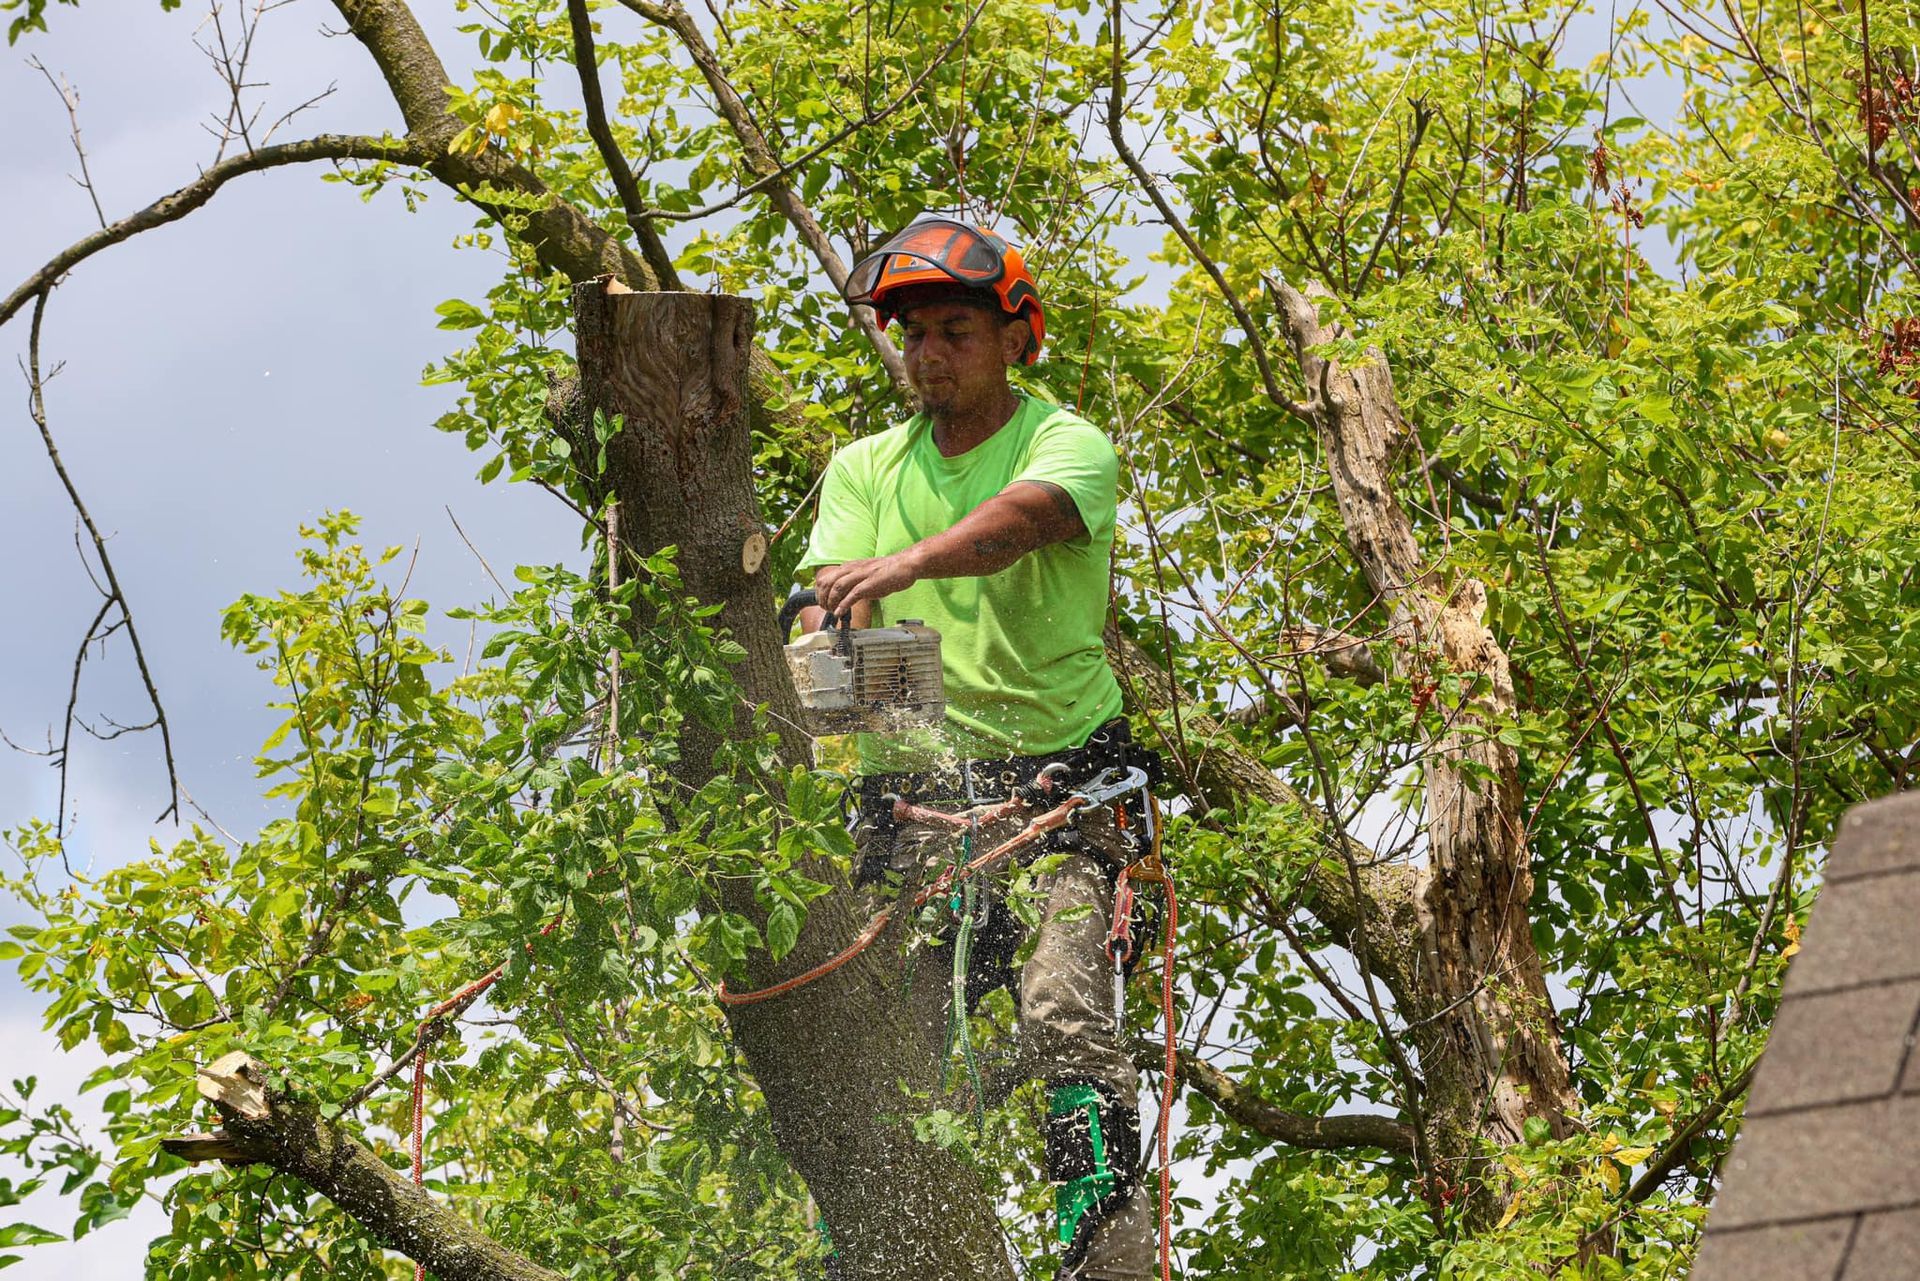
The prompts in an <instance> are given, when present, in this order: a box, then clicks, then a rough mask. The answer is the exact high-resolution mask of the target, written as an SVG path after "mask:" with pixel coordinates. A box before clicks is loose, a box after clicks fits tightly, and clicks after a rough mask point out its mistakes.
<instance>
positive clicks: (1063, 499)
mask: <svg viewBox="0 0 1920 1281" xmlns="http://www.w3.org/2000/svg"><path fill="white" fill-rule="evenodd" d="M1027 483H1028V484H1029V485H1038V486H1039V487H1040V488H1042V489H1044V490H1046V491H1047V497H1049V498H1051V499H1053V509H1054V510H1055V511H1057V512H1059V513H1060V519H1061V520H1064V521H1066V522H1067V523H1068V524H1069V525H1078V524H1079V523H1080V508H1079V507H1078V506H1077V505H1076V504H1075V503H1074V501H1073V496H1072V495H1070V494H1068V493H1067V491H1066V490H1064V489H1062V488H1060V486H1058V485H1056V484H1054V483H1053V482H1052V481H1050V480H1030V481H1028V482H1027Z"/></svg>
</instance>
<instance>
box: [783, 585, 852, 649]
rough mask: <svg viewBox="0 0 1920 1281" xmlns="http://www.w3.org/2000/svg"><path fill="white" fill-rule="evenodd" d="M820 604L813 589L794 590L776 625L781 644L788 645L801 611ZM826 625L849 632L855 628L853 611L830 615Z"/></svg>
mask: <svg viewBox="0 0 1920 1281" xmlns="http://www.w3.org/2000/svg"><path fill="white" fill-rule="evenodd" d="M819 603H820V593H819V592H816V591H815V590H813V588H811V587H796V588H794V589H793V595H791V596H789V597H787V603H786V604H784V605H782V606H781V607H780V617H779V618H778V620H776V623H775V625H776V626H777V627H778V628H779V629H780V643H781V644H782V645H784V644H786V643H787V638H788V637H789V636H791V635H792V634H793V624H794V622H795V620H797V619H798V618H799V617H800V611H801V610H803V609H806V608H807V607H808V606H810V605H818V604H819ZM824 625H825V626H826V627H838V628H839V629H840V630H841V631H843V632H844V631H847V630H849V629H850V628H852V626H853V611H852V610H850V609H849V610H848V611H847V612H846V613H844V614H828V615H827V617H826V620H825V624H824Z"/></svg>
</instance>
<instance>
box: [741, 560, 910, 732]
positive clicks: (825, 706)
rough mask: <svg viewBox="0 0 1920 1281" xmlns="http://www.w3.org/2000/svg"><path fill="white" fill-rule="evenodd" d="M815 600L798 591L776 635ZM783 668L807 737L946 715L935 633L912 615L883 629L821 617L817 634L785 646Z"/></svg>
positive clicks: (903, 726)
mask: <svg viewBox="0 0 1920 1281" xmlns="http://www.w3.org/2000/svg"><path fill="white" fill-rule="evenodd" d="M817 604H819V597H818V596H817V595H816V594H815V593H814V592H813V591H812V590H811V589H807V588H803V589H801V590H798V591H796V592H794V594H793V595H792V596H790V597H788V598H787V603H786V604H785V605H783V606H781V609H780V620H779V627H780V635H781V636H782V637H785V636H786V635H787V634H788V632H789V631H790V630H791V629H792V627H793V623H794V619H795V618H796V617H798V615H799V613H800V611H801V610H802V609H804V608H806V607H807V606H809V605H817ZM786 656H787V670H788V671H789V672H791V673H792V675H793V688H794V691H795V692H796V693H797V694H799V696H800V708H801V711H802V712H803V713H804V714H805V728H806V730H807V732H808V733H809V734H812V735H814V736H815V737H819V736H820V735H823V734H893V733H899V732H900V731H902V730H907V729H913V728H916V727H919V726H933V725H939V724H940V723H941V722H942V721H943V720H944V719H945V718H946V711H947V695H946V685H945V682H944V681H943V680H942V678H941V674H940V633H939V632H937V631H935V630H934V629H933V628H931V627H928V626H927V625H926V624H925V623H924V622H922V621H921V620H920V619H917V618H903V619H901V620H900V621H899V622H898V623H896V624H893V625H891V626H888V627H860V628H856V627H854V625H853V614H852V611H851V610H849V611H848V612H846V613H844V614H840V615H834V614H829V615H827V618H826V621H825V623H824V624H823V625H822V626H821V628H820V630H819V631H817V632H808V633H807V634H806V635H804V636H802V637H801V638H800V639H799V640H797V641H794V642H793V643H792V644H790V645H788V646H787V647H786Z"/></svg>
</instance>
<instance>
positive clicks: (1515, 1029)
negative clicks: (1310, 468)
mask: <svg viewBox="0 0 1920 1281" xmlns="http://www.w3.org/2000/svg"><path fill="white" fill-rule="evenodd" d="M1276 292H1277V293H1278V294H1279V296H1280V300H1281V305H1282V307H1283V309H1284V311H1285V320H1286V325H1287V336H1288V340H1289V342H1290V344H1291V345H1292V348H1293V352H1294V356H1295V358H1296V359H1297V360H1298V361H1299V364H1300V371H1301V373H1302V375H1303V376H1304V377H1305V380H1306V385H1307V390H1308V394H1309V396H1310V401H1309V404H1310V405H1311V408H1312V414H1313V419H1314V423H1315V425H1316V427H1317V429H1318V431H1319V435H1320V440H1321V445H1322V447H1323V448H1324V450H1325V451H1326V456H1327V470H1328V473H1329V475H1330V477H1331V479H1332V481H1333V492H1334V498H1335V501H1336V503H1337V504H1338V506H1339V510H1340V517H1341V520H1342V522H1343V523H1344V525H1345V530H1346V538H1347V545H1348V547H1349V548H1351V550H1352V552H1353V555H1354V558H1355V560H1357V561H1358V562H1359V564H1360V567H1361V569H1362V571H1363V572H1364V573H1365V574H1366V577H1367V582H1368V584H1369V585H1370V586H1371V587H1372V589H1373V591H1374V592H1375V593H1376V594H1377V595H1378V596H1379V598H1380V599H1381V600H1382V601H1383V602H1385V603H1386V605H1387V606H1388V608H1389V609H1390V610H1391V611H1392V623H1393V627H1394V631H1395V633H1396V635H1398V636H1400V637H1402V638H1404V640H1405V641H1406V643H1405V644H1400V645H1396V646H1395V653H1394V670H1395V675H1396V676H1398V677H1400V678H1401V679H1402V680H1405V681H1406V682H1408V687H1409V691H1410V697H1413V698H1415V699H1416V700H1418V701H1420V702H1424V701H1425V700H1426V698H1428V697H1431V696H1433V690H1434V686H1435V683H1436V682H1438V681H1439V680H1440V679H1441V678H1442V677H1443V676H1444V675H1446V674H1448V673H1451V674H1452V675H1454V676H1458V677H1459V678H1460V680H1461V685H1462V688H1463V689H1464V690H1466V691H1467V697H1466V700H1465V703H1464V705H1463V706H1459V707H1451V706H1442V707H1438V709H1437V713H1436V712H1430V713H1429V714H1428V715H1427V716H1426V717H1425V718H1423V721H1422V724H1423V727H1425V729H1426V731H1427V732H1428V734H1429V736H1430V740H1431V741H1430V744H1429V746H1430V747H1431V749H1432V751H1431V754H1430V756H1429V759H1428V764H1427V766H1426V793H1427V838H1428V862H1427V867H1426V868H1425V869H1424V875H1423V876H1422V879H1421V882H1420V884H1419V887H1418V890H1417V893H1416V895H1415V900H1416V904H1417V907H1418V909H1419V913H1420V935H1421V942H1422V952H1423V957H1422V961H1423V963H1422V965H1421V967H1420V971H1419V974H1418V975H1417V979H1416V982H1415V983H1414V984H1413V985H1412V991H1411V992H1408V993H1405V994H1402V995H1401V1000H1402V1005H1401V1014H1402V1015H1403V1016H1404V1017H1405V1018H1407V1019H1408V1020H1409V1022H1411V1023H1413V1024H1414V1025H1415V1027H1416V1028H1417V1032H1416V1034H1415V1037H1414V1043H1415V1045H1416V1047H1417V1049H1418V1051H1419V1055H1420V1065H1421V1074H1422V1077H1423V1078H1424V1082H1425V1103H1426V1109H1425V1110H1426V1111H1427V1113H1428V1117H1429V1123H1430V1127H1431V1130H1432V1136H1433V1147H1434V1150H1435V1154H1436V1161H1437V1162H1439V1163H1441V1164H1442V1168H1441V1169H1440V1170H1437V1171H1435V1172H1434V1173H1435V1174H1436V1175H1437V1176H1438V1177H1439V1178H1442V1179H1445V1180H1447V1181H1448V1182H1450V1183H1453V1184H1456V1185H1458V1184H1461V1183H1464V1182H1469V1181H1470V1182H1472V1183H1474V1184H1478V1183H1479V1180H1478V1179H1477V1178H1476V1177H1475V1175H1476V1173H1477V1171H1478V1163H1477V1162H1476V1160H1475V1159H1474V1156H1473V1153H1474V1151H1475V1149H1476V1147H1477V1144H1476V1142H1475V1140H1476V1139H1486V1140H1490V1141H1491V1142H1493V1143H1494V1144H1497V1145H1500V1146H1506V1145H1509V1144H1513V1143H1517V1142H1519V1141H1520V1140H1521V1137H1522V1135H1523V1133H1524V1129H1523V1127H1524V1125H1525V1122H1526V1120H1527V1119H1528V1118H1529V1117H1540V1118H1542V1119H1544V1120H1545V1121H1546V1122H1547V1123H1548V1125H1549V1126H1550V1127H1551V1129H1552V1132H1553V1133H1554V1134H1555V1135H1556V1136H1558V1135H1564V1134H1565V1132H1566V1125H1567V1115H1568V1113H1569V1112H1570V1111H1571V1110H1572V1108H1573V1106H1574V1104H1575V1098H1574V1094H1573V1089H1572V1085H1571V1083H1570V1080H1569V1075H1568V1071H1567V1062H1566V1056H1565V1053H1564V1051H1563V1049H1562V1044H1561V1039H1560V1031H1559V1026H1558V1023H1557V1021H1556V1020H1555V1017H1554V1012H1553V1003H1552V1001H1551V999H1550V998H1549V996H1548V993H1547V985H1546V978H1545V975H1544V974H1543V972H1542V970H1541V967H1540V957H1539V954H1538V952H1537V951H1536V950H1535V948H1534V945H1533V933H1532V926H1531V918H1530V915H1529V911H1528V908H1529V904H1530V903H1531V900H1532V897H1533V874H1532V870H1531V867H1530V865H1529V856H1528V851H1527V846H1526V840H1525V830H1524V829H1525V816H1524V813H1523V811H1522V799H1523V798H1522V795H1521V789H1520V781H1519V759H1518V756H1517V755H1516V753H1515V751H1514V749H1513V748H1512V747H1510V746H1508V745H1507V744H1505V743H1502V742H1501V741H1500V740H1499V739H1498V738H1497V737H1495V731H1497V730H1498V729H1499V728H1500V727H1502V726H1503V725H1505V724H1507V723H1509V722H1510V721H1511V719H1512V717H1513V712H1514V697H1513V681H1512V677H1511V675H1510V674H1509V672H1508V667H1507V656H1506V653H1505V651H1503V650H1502V649H1501V648H1500V644H1499V642H1498V641H1497V640H1496V639H1495V638H1494V635H1493V633H1492V632H1491V631H1490V630H1489V629H1488V628H1487V626H1486V624H1485V623H1484V622H1483V621H1482V619H1483V616H1484V614H1485V612H1486V604H1487V593H1486V588H1485V586H1484V585H1482V584H1481V583H1479V582H1478V581H1476V580H1474V579H1471V578H1465V577H1454V576H1448V575H1446V574H1444V573H1443V572H1442V571H1441V570H1439V569H1438V568H1436V567H1435V566H1433V565H1432V564H1430V563H1429V562H1428V561H1427V559H1426V556H1425V554H1424V553H1423V552H1422V551H1421V549H1420V545H1419V542H1418V540H1417V539H1416V538H1415V536H1414V529H1413V522H1412V521H1411V520H1410V519H1409V518H1408V516H1407V513H1406V510H1405V508H1403V507H1402V506H1401V505H1400V502H1399V500H1398V498H1396V497H1395V495H1394V491H1393V486H1392V482H1391V477H1392V474H1393V469H1394V460H1395V458H1396V457H1397V456H1398V455H1399V454H1400V453H1401V452H1402V451H1403V450H1405V449H1406V448H1408V443H1409V442H1408V438H1409V435H1410V432H1411V429H1410V428H1409V426H1408V425H1407V423H1406V419H1405V416H1404V415H1403V414H1402V413H1401V410H1400V406H1399V402H1398V401H1397V400H1396V399H1395V396H1394V390H1393V374H1392V371H1391V370H1390V369H1389V368H1388V365H1387V361H1386V357H1385V355H1384V354H1382V353H1381V352H1379V351H1378V350H1373V351H1370V352H1369V353H1368V359H1367V361H1366V362H1365V363H1363V364H1357V365H1352V366H1348V365H1344V364H1341V363H1339V362H1338V361H1334V360H1331V359H1329V358H1328V357H1327V356H1326V355H1324V354H1323V353H1322V352H1321V350H1319V349H1321V348H1322V347H1324V345H1325V344H1327V343H1329V342H1332V341H1333V340H1334V339H1335V338H1336V337H1338V336H1340V334H1339V331H1338V329H1337V328H1336V327H1335V326H1333V325H1329V324H1324V323H1322V322H1321V320H1320V317H1319V309H1318V305H1317V299H1318V298H1320V297H1323V296H1325V291H1324V290H1323V289H1321V288H1319V287H1318V286H1315V285H1309V286H1308V287H1307V289H1306V290H1305V291H1304V292H1302V291H1299V290H1295V289H1293V288H1292V287H1291V286H1288V285H1286V284H1281V285H1279V286H1278V287H1277V289H1276ZM1416 691H1425V692H1416ZM1436 725H1438V726H1439V728H1437V729H1436V728H1435V726H1436ZM1409 998H1410V999H1409ZM1476 1200H1477V1202H1478V1205H1477V1207H1476V1209H1477V1211H1478V1212H1479V1213H1484V1212H1485V1211H1486V1209H1487V1207H1488V1205H1489V1204H1490V1198H1487V1197H1485V1196H1477V1197H1476Z"/></svg>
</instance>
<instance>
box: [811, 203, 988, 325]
mask: <svg viewBox="0 0 1920 1281" xmlns="http://www.w3.org/2000/svg"><path fill="white" fill-rule="evenodd" d="M1003 250H1004V246H1002V245H1000V244H998V243H996V241H995V240H994V239H993V238H992V237H990V236H988V235H987V233H985V232H983V231H981V230H980V229H979V228H977V227H969V226H968V225H967V224H966V223H964V222H955V221H954V220H953V219H951V218H928V219H925V220H923V221H921V222H916V223H914V224H913V225H911V226H909V227H907V228H905V229H903V230H901V231H897V232H895V233H894V234H893V235H892V236H890V237H888V238H887V241H886V243H884V244H882V245H881V246H880V247H879V248H877V249H875V250H874V251H873V252H872V253H870V254H868V255H867V256H866V257H865V258H862V259H861V260H860V261H859V263H858V264H857V265H855V267H854V269H853V271H852V273H851V274H849V275H848V276H847V301H848V302H850V303H854V304H856V305H860V304H864V305H866V306H869V307H871V306H873V304H874V294H875V292H876V291H877V289H878V287H879V285H880V283H881V281H882V279H883V278H884V277H885V276H886V275H888V274H889V271H888V268H889V267H890V266H892V263H893V260H894V259H895V258H907V259H913V260H915V261H917V262H921V263H924V264H926V265H927V266H929V267H931V268H933V269H934V270H936V271H938V272H940V273H941V274H943V275H945V276H947V277H948V278H950V279H951V280H953V281H954V282H955V283H957V284H962V285H967V286H970V287H972V288H975V289H990V288H992V287H993V286H994V285H996V284H998V283H999V282H1000V278H1001V277H1002V276H1004V275H1006V274H1007V264H1006V259H1005V257H1004V253H1003ZM895 270H896V271H897V270H898V269H897V268H896V269H895Z"/></svg>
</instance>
